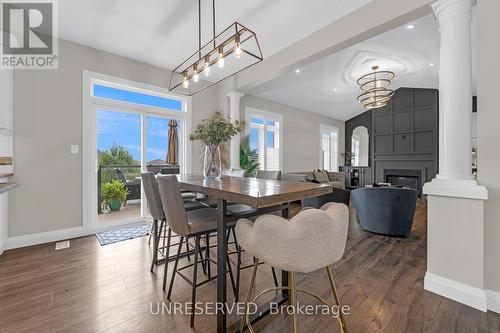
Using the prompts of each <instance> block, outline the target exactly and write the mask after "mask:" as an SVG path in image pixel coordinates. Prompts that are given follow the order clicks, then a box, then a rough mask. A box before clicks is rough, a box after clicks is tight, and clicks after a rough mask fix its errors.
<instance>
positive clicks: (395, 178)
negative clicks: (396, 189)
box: [384, 169, 425, 197]
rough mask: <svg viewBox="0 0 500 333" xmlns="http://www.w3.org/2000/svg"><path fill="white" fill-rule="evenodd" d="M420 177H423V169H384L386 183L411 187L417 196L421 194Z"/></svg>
mask: <svg viewBox="0 0 500 333" xmlns="http://www.w3.org/2000/svg"><path fill="white" fill-rule="evenodd" d="M422 179H425V169H384V181H385V182H386V183H391V184H392V185H402V186H404V187H409V188H413V189H415V190H417V191H418V196H419V197H421V196H422V193H421V189H422V186H423V184H422Z"/></svg>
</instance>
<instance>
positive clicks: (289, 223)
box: [236, 202, 349, 333]
mask: <svg viewBox="0 0 500 333" xmlns="http://www.w3.org/2000/svg"><path fill="white" fill-rule="evenodd" d="M348 224H349V210H348V208H347V206H346V205H344V204H341V203H335V202H331V203H327V204H325V205H323V206H322V207H321V209H314V208H309V209H304V210H302V211H301V212H300V213H298V214H297V215H296V216H294V217H293V218H292V219H290V220H286V219H284V218H282V217H280V216H276V215H262V216H260V217H259V218H257V220H256V221H255V222H252V221H250V220H248V219H240V220H239V221H238V223H237V224H236V236H237V237H238V241H239V245H240V246H241V247H242V248H244V249H245V250H246V251H247V252H248V253H249V254H250V255H252V256H254V257H256V258H257V260H256V263H255V265H254V268H253V273H252V279H251V281H250V286H249V288H248V292H247V298H246V302H245V313H246V314H245V317H244V318H243V319H242V321H241V327H240V332H242V331H243V328H244V320H246V323H247V326H248V329H249V331H250V332H252V333H253V332H254V330H253V328H252V325H251V322H250V319H249V315H248V305H247V304H248V303H249V302H250V301H252V302H253V301H255V300H256V299H257V298H259V297H260V296H262V295H264V294H266V293H267V292H271V291H275V290H280V289H283V288H284V287H281V288H272V289H269V290H266V291H263V292H261V293H259V294H257V296H256V297H255V298H253V299H252V291H253V288H254V285H255V277H256V273H257V268H258V262H259V260H263V261H265V262H266V263H268V264H269V265H271V266H272V267H276V268H279V269H282V270H285V271H288V272H289V274H288V276H289V287H286V289H288V290H290V305H291V306H292V307H293V308H294V309H297V292H301V293H305V294H307V295H309V296H312V297H314V298H316V299H318V300H319V301H321V302H322V303H324V304H326V305H329V306H331V305H330V304H329V303H328V302H327V301H326V300H324V299H323V298H322V297H320V296H318V295H316V294H314V293H312V292H310V291H307V290H303V289H298V288H297V285H296V273H311V272H314V271H317V270H319V269H325V270H326V273H327V276H328V280H329V283H330V287H331V289H332V292H333V295H334V298H335V302H336V304H337V305H338V306H339V308H341V307H342V306H341V304H340V300H339V297H338V293H337V289H336V287H335V283H334V281H333V273H332V270H331V268H330V265H332V264H334V263H336V262H337V261H339V260H340V259H341V258H342V256H343V255H344V250H345V245H346V240H347V229H348ZM277 235H279V236H277ZM292 319H293V320H292V329H293V332H297V313H296V310H294V311H293V315H292ZM337 320H338V321H339V323H340V328H341V331H342V332H345V323H344V318H343V317H342V313H341V311H339V315H338V316H337Z"/></svg>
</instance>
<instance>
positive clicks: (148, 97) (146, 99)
mask: <svg viewBox="0 0 500 333" xmlns="http://www.w3.org/2000/svg"><path fill="white" fill-rule="evenodd" d="M93 90H94V97H100V98H106V99H111V100H115V101H121V102H128V103H134V104H139V105H146V106H153V107H157V108H162V109H168V110H174V111H182V102H181V101H179V100H175V99H170V98H166V97H160V96H157V95H155V94H153V93H152V92H151V91H147V92H144V93H142V92H136V91H132V90H129V88H128V89H120V88H115V87H111V86H109V85H104V84H98V83H94V84H93Z"/></svg>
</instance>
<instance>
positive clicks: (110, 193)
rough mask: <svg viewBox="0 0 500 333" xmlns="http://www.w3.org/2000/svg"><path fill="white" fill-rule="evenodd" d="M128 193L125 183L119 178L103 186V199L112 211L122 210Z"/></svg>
mask: <svg viewBox="0 0 500 333" xmlns="http://www.w3.org/2000/svg"><path fill="white" fill-rule="evenodd" d="M128 194H129V192H128V190H127V189H126V188H125V184H123V183H122V182H121V181H119V180H113V181H111V182H109V183H105V184H103V185H102V187H101V197H102V200H103V201H104V202H105V203H106V204H107V205H108V206H109V209H110V210H111V211H112V212H114V211H118V210H120V208H121V207H122V204H123V202H125V200H126V199H127V195H128Z"/></svg>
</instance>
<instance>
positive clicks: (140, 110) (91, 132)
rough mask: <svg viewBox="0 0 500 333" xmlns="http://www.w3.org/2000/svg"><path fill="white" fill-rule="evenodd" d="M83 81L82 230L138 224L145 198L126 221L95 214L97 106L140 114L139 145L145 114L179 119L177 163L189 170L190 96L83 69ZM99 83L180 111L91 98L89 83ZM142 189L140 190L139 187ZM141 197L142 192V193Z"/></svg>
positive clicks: (143, 142) (184, 171) (143, 141)
mask: <svg viewBox="0 0 500 333" xmlns="http://www.w3.org/2000/svg"><path fill="white" fill-rule="evenodd" d="M82 83H83V85H82V86H83V95H82V96H83V105H82V111H83V142H82V172H83V229H84V232H87V233H91V232H94V231H100V230H105V229H111V228H113V227H116V226H118V225H123V224H133V223H141V222H143V221H144V219H145V218H147V215H148V214H147V213H146V212H147V208H146V204H145V199H144V200H142V202H143V204H142V205H141V213H142V214H141V215H143V216H144V217H143V218H133V219H130V220H126V221H117V222H107V223H106V224H105V225H102V224H100V223H99V219H98V215H97V191H96V189H97V167H98V165H97V120H96V112H97V110H98V109H102V108H109V109H110V110H114V111H119V112H129V113H134V114H140V115H141V116H142V117H141V119H142V120H143V121H141V127H142V128H141V133H142V137H141V146H143V147H147V143H146V121H144V120H145V119H146V116H148V115H151V116H160V117H166V118H170V119H176V120H180V121H181V133H183V138H182V139H181V154H180V156H179V164H180V166H181V173H191V172H192V160H191V157H192V144H191V141H190V140H189V139H188V137H189V130H190V129H191V124H192V113H191V98H190V97H186V96H182V95H178V94H174V93H171V92H169V91H168V89H166V88H162V87H157V86H153V85H149V84H145V83H140V82H135V81H131V80H126V79H122V78H119V77H114V76H111V75H106V74H101V73H96V72H91V71H87V70H84V71H83V72H82ZM95 83H97V84H103V85H106V86H109V87H113V88H119V89H125V90H130V91H135V92H141V93H147V94H149V95H156V96H159V97H165V98H170V99H175V100H179V101H181V102H182V111H176V110H168V109H165V108H160V107H155V106H148V105H141V104H135V103H130V102H125V101H117V100H110V99H105V98H101V97H94V96H93V91H92V87H93V85H94V84H95ZM146 162H147V161H146V151H145V150H143V151H142V156H141V169H142V170H143V171H144V170H146ZM142 191H143V190H142ZM142 197H143V198H144V193H142Z"/></svg>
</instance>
